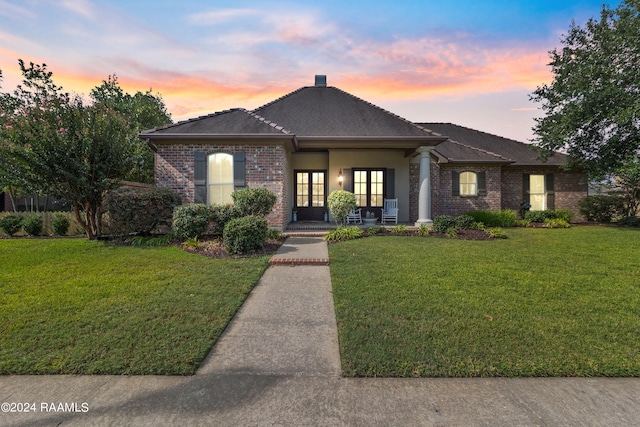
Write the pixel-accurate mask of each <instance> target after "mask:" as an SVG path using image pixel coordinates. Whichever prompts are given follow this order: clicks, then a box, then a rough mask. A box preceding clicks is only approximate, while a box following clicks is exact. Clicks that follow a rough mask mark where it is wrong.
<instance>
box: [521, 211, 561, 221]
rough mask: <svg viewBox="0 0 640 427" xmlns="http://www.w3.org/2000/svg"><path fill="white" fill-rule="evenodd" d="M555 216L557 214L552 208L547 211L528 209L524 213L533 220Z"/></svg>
mask: <svg viewBox="0 0 640 427" xmlns="http://www.w3.org/2000/svg"><path fill="white" fill-rule="evenodd" d="M551 218H555V214H554V213H553V211H551V210H545V211H528V212H527V213H526V214H525V215H524V219H525V220H527V221H531V222H544V220H545V219H551Z"/></svg>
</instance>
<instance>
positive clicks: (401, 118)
mask: <svg viewBox="0 0 640 427" xmlns="http://www.w3.org/2000/svg"><path fill="white" fill-rule="evenodd" d="M327 88H331V89H335V90H337V91H340V92H342V93H344V94H345V95H348V96H350V97H352V98H354V99H357V100H358V101H360V102H364V103H365V104H367V105H370V106H372V107H374V108H376V109H378V110H380V111H382V112H383V113H386V114H388V115H390V116H392V117H395V118H396V119H400V120H402V121H403V122H405V123H408V124H410V125H411V126H414V127H416V128H418V129H420V130H421V131H424V132H425V133H429V134H430V136H445V135H442V134H439V133H438V132H434V131H432V130H431V129H427V128H425V127H423V126H419V125H418V124H416V123H414V122H412V121H410V120H407V119H405V118H404V117H401V116H399V115H397V114H395V113H392V112H391V111H389V110H387V109H384V108H382V107H380V106H379V105H376V104H374V103H372V102H369V101H367V100H365V99H362V98H360V97H359V96H356V95H354V94H352V93H349V92H347V91H345V90H343V89H340V88H337V87H334V86H327Z"/></svg>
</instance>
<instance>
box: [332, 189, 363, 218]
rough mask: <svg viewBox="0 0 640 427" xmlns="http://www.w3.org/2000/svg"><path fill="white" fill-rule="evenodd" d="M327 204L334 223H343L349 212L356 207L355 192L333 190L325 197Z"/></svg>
mask: <svg viewBox="0 0 640 427" xmlns="http://www.w3.org/2000/svg"><path fill="white" fill-rule="evenodd" d="M327 205H328V207H329V212H331V216H333V218H334V219H335V221H336V224H338V225H344V223H345V221H346V220H347V216H348V215H349V212H351V211H353V210H355V209H356V208H357V207H358V202H357V200H356V195H355V194H353V193H351V192H349V191H345V190H335V191H332V192H331V194H329V197H327Z"/></svg>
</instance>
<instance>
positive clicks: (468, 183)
mask: <svg viewBox="0 0 640 427" xmlns="http://www.w3.org/2000/svg"><path fill="white" fill-rule="evenodd" d="M460 195H461V196H477V195H478V175H477V174H476V173H475V172H462V173H461V174H460Z"/></svg>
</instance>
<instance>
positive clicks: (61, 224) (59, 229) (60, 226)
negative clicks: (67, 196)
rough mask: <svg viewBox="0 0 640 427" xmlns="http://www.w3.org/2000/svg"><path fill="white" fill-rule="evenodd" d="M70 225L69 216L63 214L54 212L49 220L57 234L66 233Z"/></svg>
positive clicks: (62, 234)
mask: <svg viewBox="0 0 640 427" xmlns="http://www.w3.org/2000/svg"><path fill="white" fill-rule="evenodd" d="M70 225H71V223H70V221H69V217H67V215H64V214H55V215H54V217H53V219H52V220H51V228H52V229H53V231H54V233H56V234H57V235H59V236H64V235H66V234H67V232H68V231H69V226H70Z"/></svg>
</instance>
